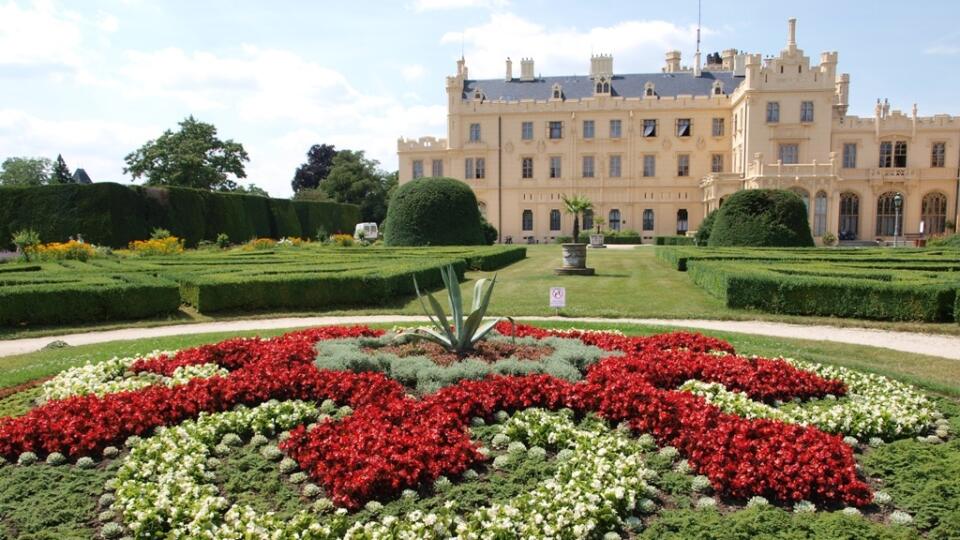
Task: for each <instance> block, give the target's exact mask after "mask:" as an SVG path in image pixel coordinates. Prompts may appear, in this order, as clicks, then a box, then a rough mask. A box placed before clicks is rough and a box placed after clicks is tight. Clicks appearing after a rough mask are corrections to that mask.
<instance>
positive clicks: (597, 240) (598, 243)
mask: <svg viewBox="0 0 960 540" xmlns="http://www.w3.org/2000/svg"><path fill="white" fill-rule="evenodd" d="M590 247H591V248H593V249H599V248H605V247H607V246H605V245H603V235H602V234H599V233H597V234H591V235H590Z"/></svg>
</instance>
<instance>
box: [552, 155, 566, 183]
mask: <svg viewBox="0 0 960 540" xmlns="http://www.w3.org/2000/svg"><path fill="white" fill-rule="evenodd" d="M562 163H563V158H561V157H560V156H550V178H560V175H561V174H562V173H563V169H562V168H561V164H562Z"/></svg>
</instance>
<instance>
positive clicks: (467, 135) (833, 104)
mask: <svg viewBox="0 0 960 540" xmlns="http://www.w3.org/2000/svg"><path fill="white" fill-rule="evenodd" d="M837 56H838V55H837V53H836V52H825V53H822V54H821V55H820V62H819V64H818V65H811V61H810V58H809V57H807V56H805V55H804V52H803V51H802V50H801V49H799V48H797V43H796V20H795V19H790V21H789V31H788V38H787V45H786V47H785V48H784V49H783V50H782V51H780V54H779V55H778V56H773V57H768V58H766V59H763V58H761V55H760V54H744V53H741V52H738V51H737V50H735V49H728V50H725V51H723V52H722V53H719V54H710V55H707V58H706V63H702V62H701V58H700V53H699V52H698V53H697V54H696V55H695V58H694V64H693V67H683V66H681V59H680V58H681V57H680V52H679V51H670V52H668V53H667V55H666V66H665V67H664V68H663V70H662V72H661V73H646V74H619V73H616V72H615V71H614V69H613V57H612V56H608V55H598V56H593V57H592V58H591V59H590V75H589V76H555V77H540V76H538V75H535V73H536V72H535V71H534V61H533V60H532V59H522V60H521V61H520V73H519V77H517V76H514V73H513V66H512V62H511V61H510V59H507V61H506V74H505V76H504V78H502V79H493V80H474V79H470V77H469V75H468V70H467V66H466V63H465V61H464V59H462V58H461V59H460V60H459V61H458V62H457V74H456V76H453V77H447V83H446V89H447V97H448V105H447V106H448V111H449V114H448V124H447V138H446V139H439V138H435V137H422V138H419V139H406V138H401V139H400V140H399V141H398V145H397V146H398V154H399V162H400V182H401V183H403V182H407V181H409V180H411V179H413V178H417V177H420V176H452V177H454V178H459V179H463V180H464V181H466V182H467V183H468V184H469V185H470V186H471V187H472V188H473V190H474V192H475V193H476V195H477V199H478V201H479V203H480V206H481V211H482V212H483V213H484V214H485V215H486V217H487V219H488V220H489V221H490V222H491V223H493V224H494V225H495V226H496V227H497V229H498V230H499V231H500V235H501V241H503V240H505V239H506V238H507V237H510V238H511V239H512V240H513V241H514V242H523V241H534V242H546V241H551V240H553V239H554V238H556V237H558V236H561V235H564V234H569V231H570V230H571V228H572V227H571V226H570V223H569V222H570V220H572V216H569V215H566V214H564V212H563V206H562V204H561V201H560V198H561V196H562V195H572V194H583V195H585V196H586V197H588V198H589V199H590V200H591V201H593V203H594V212H593V214H592V215H588V216H586V218H585V222H586V223H585V224H584V225H585V228H589V227H590V226H591V225H592V222H593V220H594V216H596V217H597V218H600V217H602V218H603V220H604V221H605V223H606V225H605V226H606V227H607V228H610V229H614V230H617V229H619V230H624V229H631V230H635V231H638V232H640V233H641V234H642V236H643V237H644V238H645V241H647V240H646V239H649V240H651V241H652V238H653V237H654V236H665V235H674V234H685V233H686V232H687V231H693V230H696V228H697V226H698V225H699V223H700V221H701V220H702V219H703V217H704V216H705V215H706V213H708V212H710V211H711V210H714V209H716V208H718V207H719V206H720V205H721V204H723V200H724V198H725V197H727V196H728V195H730V194H731V193H734V192H736V191H738V190H741V189H754V188H783V189H791V190H794V191H796V192H797V193H798V194H799V195H800V196H801V197H802V198H803V199H804V200H805V201H806V202H807V207H808V209H809V215H810V226H811V229H812V230H813V233H814V236H815V237H817V238H818V240H819V238H820V237H822V236H823V234H825V233H827V232H830V233H832V234H833V235H834V236H837V237H839V238H841V239H851V240H874V239H878V238H880V239H884V240H889V239H892V238H893V235H894V233H895V232H897V233H898V234H900V235H901V236H903V235H905V234H908V235H918V234H920V233H923V234H925V235H930V234H938V233H941V232H943V231H944V228H945V225H946V223H947V222H950V221H953V222H955V221H956V218H957V213H958V212H957V194H958V186H960V178H958V170H960V169H958V165H960V163H958V161H960V117H955V116H950V115H946V114H937V115H934V116H919V115H918V113H917V107H916V105H914V106H913V107H912V109H911V110H910V111H908V112H902V111H900V110H890V106H889V104H888V103H887V102H886V100H884V101H882V102H881V101H880V100H878V101H877V104H876V108H875V112H874V115H873V116H872V117H858V116H849V115H847V106H848V95H849V85H850V76H849V75H848V74H845V73H844V74H840V73H838V72H837ZM897 193H899V194H901V197H902V201H903V202H902V210H901V211H900V212H899V213H898V212H897V211H896V209H895V205H894V196H895V195H896V194H897ZM898 215H899V219H900V221H901V223H900V224H899V226H897V223H896V221H897V216H898Z"/></svg>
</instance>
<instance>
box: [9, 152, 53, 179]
mask: <svg viewBox="0 0 960 540" xmlns="http://www.w3.org/2000/svg"><path fill="white" fill-rule="evenodd" d="M51 168H52V163H51V162H50V160H49V159H47V158H43V157H39V158H31V157H10V158H7V159H5V160H3V164H2V165H0V185H3V186H40V185H43V184H47V183H49V182H50V172H51Z"/></svg>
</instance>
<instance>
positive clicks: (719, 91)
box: [713, 81, 723, 96]
mask: <svg viewBox="0 0 960 540" xmlns="http://www.w3.org/2000/svg"><path fill="white" fill-rule="evenodd" d="M713 95H715V96H722V95H723V83H722V82H720V81H714V83H713Z"/></svg>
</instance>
